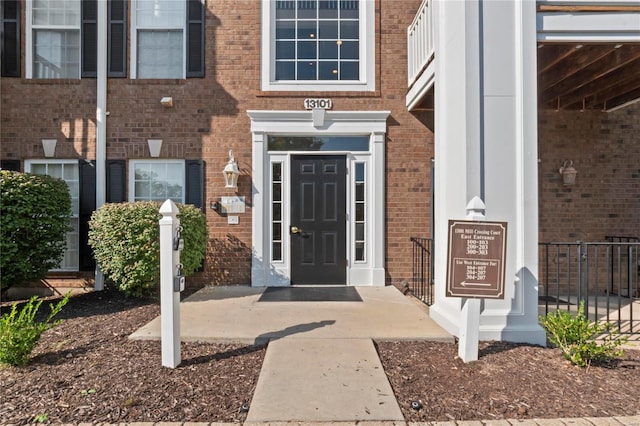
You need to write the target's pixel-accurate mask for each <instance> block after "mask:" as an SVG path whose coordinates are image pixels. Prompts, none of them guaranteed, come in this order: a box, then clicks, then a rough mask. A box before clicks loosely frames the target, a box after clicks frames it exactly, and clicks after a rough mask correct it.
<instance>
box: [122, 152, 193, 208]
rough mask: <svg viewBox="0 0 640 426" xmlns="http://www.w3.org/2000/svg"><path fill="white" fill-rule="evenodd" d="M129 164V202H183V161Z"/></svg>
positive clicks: (144, 161) (136, 162)
mask: <svg viewBox="0 0 640 426" xmlns="http://www.w3.org/2000/svg"><path fill="white" fill-rule="evenodd" d="M129 164H130V168H129V170H130V171H131V172H130V173H129V199H130V201H160V202H163V201H165V200H166V199H168V198H169V199H171V200H172V201H173V202H175V203H184V202H185V164H184V161H183V160H131V162H130V163H129Z"/></svg>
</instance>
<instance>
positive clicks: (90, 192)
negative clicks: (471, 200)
mask: <svg viewBox="0 0 640 426" xmlns="http://www.w3.org/2000/svg"><path fill="white" fill-rule="evenodd" d="M78 168H79V170H80V206H79V207H80V209H79V210H80V211H79V229H78V231H79V235H78V236H79V239H80V241H79V247H78V249H79V250H78V251H79V257H80V259H79V260H80V268H79V269H80V270H81V271H92V270H94V269H95V268H96V261H95V259H94V258H93V252H92V251H91V247H90V246H89V221H90V220H91V214H92V213H93V212H94V210H95V209H96V163H95V161H87V160H79V163H78Z"/></svg>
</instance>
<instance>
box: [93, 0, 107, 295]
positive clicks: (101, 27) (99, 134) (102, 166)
mask: <svg viewBox="0 0 640 426" xmlns="http://www.w3.org/2000/svg"><path fill="white" fill-rule="evenodd" d="M97 3H98V22H97V24H98V28H97V31H98V46H97V48H98V49H97V50H98V63H97V68H98V69H97V76H96V77H97V78H96V82H97V96H96V209H99V208H100V206H102V205H103V204H104V202H105V199H106V197H105V192H106V183H105V181H106V159H107V158H106V157H107V2H106V1H99V2H97ZM93 288H94V290H96V291H100V290H104V274H103V273H102V271H101V270H100V268H99V267H98V266H97V265H96V273H95V283H94V287H93Z"/></svg>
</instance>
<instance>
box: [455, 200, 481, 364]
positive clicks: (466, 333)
mask: <svg viewBox="0 0 640 426" xmlns="http://www.w3.org/2000/svg"><path fill="white" fill-rule="evenodd" d="M484 212H485V204H484V202H483V201H482V200H481V199H480V198H479V197H473V199H472V200H471V201H469V204H467V219H469V220H477V221H483V220H484V219H485V214H484ZM460 314H461V315H462V318H461V323H460V336H459V338H458V356H459V357H460V359H462V361H464V362H471V361H477V360H478V342H479V340H480V299H467V298H463V299H462V312H461V313H460Z"/></svg>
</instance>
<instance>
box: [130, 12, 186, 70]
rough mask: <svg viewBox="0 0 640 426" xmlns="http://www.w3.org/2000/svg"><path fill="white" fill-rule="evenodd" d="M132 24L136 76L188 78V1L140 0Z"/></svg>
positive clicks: (133, 62) (132, 61) (133, 61)
mask: <svg viewBox="0 0 640 426" xmlns="http://www.w3.org/2000/svg"><path fill="white" fill-rule="evenodd" d="M134 3H135V6H134V8H133V11H134V13H135V18H134V19H133V20H132V23H133V25H132V26H131V40H132V42H131V44H132V49H131V50H132V55H133V56H132V60H131V65H132V74H133V77H134V78H185V65H184V63H185V54H184V52H185V42H186V37H185V24H186V4H187V3H186V2H184V1H175V0H136V1H135V2H134Z"/></svg>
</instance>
